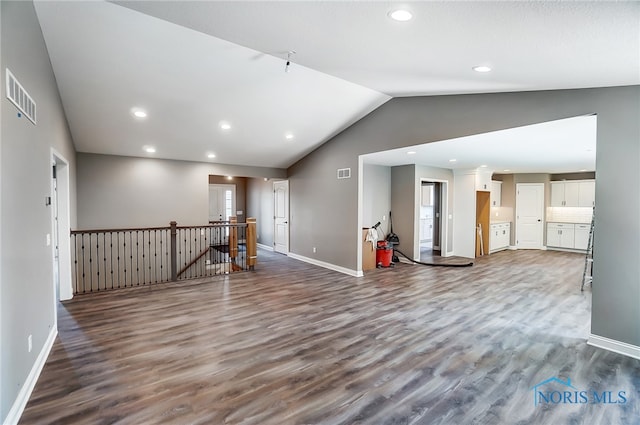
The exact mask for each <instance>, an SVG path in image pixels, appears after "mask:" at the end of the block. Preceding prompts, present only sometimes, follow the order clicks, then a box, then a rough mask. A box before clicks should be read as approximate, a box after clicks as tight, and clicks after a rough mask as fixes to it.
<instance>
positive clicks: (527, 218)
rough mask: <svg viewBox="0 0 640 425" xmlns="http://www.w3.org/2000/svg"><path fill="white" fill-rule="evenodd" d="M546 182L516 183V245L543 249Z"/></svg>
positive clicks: (522, 247)
mask: <svg viewBox="0 0 640 425" xmlns="http://www.w3.org/2000/svg"><path fill="white" fill-rule="evenodd" d="M543 217H544V183H518V184H517V185H516V247H517V248H518V249H542V247H543V245H542V240H543V234H544V229H543V223H542V221H543Z"/></svg>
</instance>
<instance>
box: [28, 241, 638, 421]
mask: <svg viewBox="0 0 640 425" xmlns="http://www.w3.org/2000/svg"><path fill="white" fill-rule="evenodd" d="M583 265H584V256H582V255H579V254H573V253H565V252H550V251H523V250H520V251H504V252H499V253H496V254H492V255H490V256H485V257H483V258H480V259H478V260H477V261H476V264H475V265H474V266H473V267H467V268H442V267H425V266H418V265H409V264H397V265H396V266H395V267H394V268H390V269H376V270H372V271H370V272H367V273H366V275H365V277H361V278H355V277H350V276H347V275H344V274H340V273H337V272H333V271H330V270H326V269H323V268H319V267H315V266H311V265H309V264H306V263H302V262H299V261H296V260H293V259H290V258H287V257H286V256H282V255H278V254H273V253H269V252H265V251H260V254H259V264H258V266H257V267H256V271H255V272H247V273H239V274H234V275H232V276H228V277H214V278H211V279H208V280H199V281H188V282H180V283H177V284H162V285H157V286H152V287H147V288H132V289H124V290H117V291H112V292H109V293H104V294H94V295H85V296H78V297H76V298H75V299H74V300H72V301H70V302H65V303H64V304H61V305H60V308H59V313H58V314H59V319H58V327H59V336H58V337H57V338H56V341H55V344H54V346H53V349H52V351H51V354H50V357H49V359H48V360H47V362H46V365H45V367H44V369H43V372H42V374H41V376H40V379H39V381H38V383H37V385H36V387H35V389H34V391H33V394H32V396H31V399H30V401H29V403H28V404H27V407H26V409H25V411H24V414H23V416H22V419H21V422H20V423H21V424H49V423H57V424H67V423H68V424H112V423H113V424H260V425H270V424H274V425H287V424H323V425H324V424H326V425H328V424H331V425H340V424H389V425H391V424H430V425H437V424H446V425H452V424H545V425H546V424H603V425H604V424H639V423H640V360H635V359H632V358H629V357H625V356H622V355H619V354H615V353H612V352H609V351H605V350H602V349H598V348H594V347H591V346H588V345H587V344H586V340H587V337H588V335H589V330H590V307H591V290H590V288H589V287H587V289H586V290H585V292H584V293H581V292H580V278H581V273H582V267H583ZM603 284H606V283H603ZM550 378H558V380H562V381H566V380H567V379H570V383H571V385H572V386H573V388H575V389H576V390H580V391H587V394H590V392H591V391H596V392H597V393H598V394H602V393H604V392H608V391H611V393H610V395H612V397H610V398H609V401H611V402H610V403H604V402H602V398H601V399H600V402H597V401H598V400H595V401H594V400H591V399H590V398H591V397H589V399H588V402H584V403H579V402H577V401H583V400H582V399H576V403H571V402H558V403H554V402H553V401H554V400H553V399H552V400H551V401H549V402H541V401H540V400H536V399H535V395H536V393H535V392H534V390H533V387H534V386H535V385H536V384H538V383H541V382H543V381H545V380H547V379H550ZM545 386H546V388H547V389H548V391H556V390H557V391H559V394H561V393H562V392H563V391H564V390H565V389H566V388H563V387H562V385H560V386H559V387H558V382H557V381H556V382H551V383H549V384H546V385H545ZM571 391H574V390H573V389H571ZM620 391H624V393H623V394H624V395H626V402H625V403H613V401H614V400H615V401H621V399H620V398H617V396H618V394H619V392H620ZM600 397H602V396H600ZM534 401H538V403H537V405H536V403H534ZM565 401H566V400H565ZM569 401H571V397H570V400H569Z"/></svg>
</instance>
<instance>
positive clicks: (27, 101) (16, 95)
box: [6, 68, 36, 124]
mask: <svg viewBox="0 0 640 425" xmlns="http://www.w3.org/2000/svg"><path fill="white" fill-rule="evenodd" d="M6 81H7V99H9V100H10V101H11V102H12V103H13V104H14V105H16V107H17V108H18V109H19V110H20V111H21V112H22V113H23V114H24V115H25V116H26V117H27V118H29V120H31V122H32V123H34V124H35V123H36V102H34V101H33V99H32V98H31V96H29V93H27V91H26V90H25V89H24V87H22V84H20V83H19V82H18V80H16V77H14V76H13V74H12V73H11V71H9V68H7V78H6Z"/></svg>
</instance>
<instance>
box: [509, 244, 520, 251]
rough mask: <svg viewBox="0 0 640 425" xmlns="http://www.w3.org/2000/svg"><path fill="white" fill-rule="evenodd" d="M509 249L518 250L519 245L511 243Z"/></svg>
mask: <svg viewBox="0 0 640 425" xmlns="http://www.w3.org/2000/svg"><path fill="white" fill-rule="evenodd" d="M508 249H509V251H517V250H518V247H517V246H515V245H509V248H508Z"/></svg>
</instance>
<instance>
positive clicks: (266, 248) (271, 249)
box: [256, 243, 273, 252]
mask: <svg viewBox="0 0 640 425" xmlns="http://www.w3.org/2000/svg"><path fill="white" fill-rule="evenodd" d="M256 245H257V246H258V248H262V249H264V250H266V251H271V252H273V247H272V246H269V245H262V244H261V243H259V244H256Z"/></svg>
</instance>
